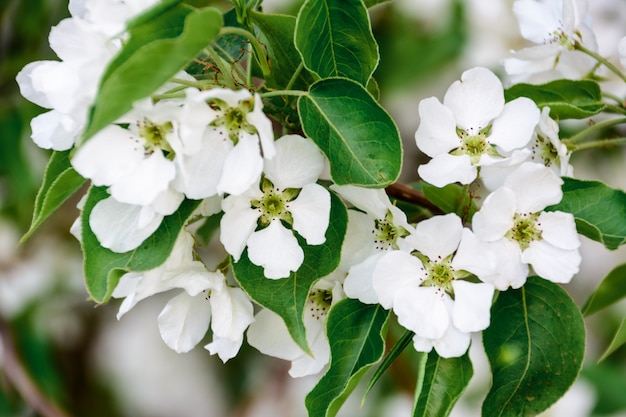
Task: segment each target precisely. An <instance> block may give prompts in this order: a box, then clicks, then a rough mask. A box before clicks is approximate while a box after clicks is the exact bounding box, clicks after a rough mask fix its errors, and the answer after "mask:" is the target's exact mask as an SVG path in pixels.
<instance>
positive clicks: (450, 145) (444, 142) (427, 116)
mask: <svg viewBox="0 0 626 417" xmlns="http://www.w3.org/2000/svg"><path fill="white" fill-rule="evenodd" d="M419 115H420V124H419V127H418V129H417V132H415V143H416V144H417V147H418V148H419V149H420V150H421V151H422V152H424V153H425V154H426V155H428V156H430V157H431V158H434V157H435V156H437V155H439V154H442V153H448V152H450V151H451V150H453V149H456V148H458V147H459V146H460V145H461V143H460V140H459V137H458V135H457V133H456V121H455V120H454V115H453V114H452V111H451V110H450V109H449V108H447V107H445V106H444V105H443V104H441V103H440V102H439V100H437V99H436V98H435V97H431V98H427V99H425V100H422V101H421V102H420V104H419Z"/></svg>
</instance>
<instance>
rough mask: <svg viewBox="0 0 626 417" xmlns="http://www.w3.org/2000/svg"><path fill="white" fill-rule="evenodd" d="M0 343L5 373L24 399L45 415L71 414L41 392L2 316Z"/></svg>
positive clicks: (62, 415) (46, 416)
mask: <svg viewBox="0 0 626 417" xmlns="http://www.w3.org/2000/svg"><path fill="white" fill-rule="evenodd" d="M0 345H1V346H2V351H3V353H4V362H3V364H2V366H3V370H4V373H5V374H6V376H7V378H8V380H9V382H10V383H11V384H12V385H13V386H14V387H15V389H16V390H17V391H18V392H19V393H20V394H21V396H22V398H23V399H24V401H26V403H27V404H29V405H30V406H31V407H32V408H33V409H34V410H36V411H37V412H38V413H40V414H41V415H42V416H44V417H69V414H67V413H65V411H63V410H61V409H60V408H59V407H57V406H56V405H55V404H54V403H53V402H52V401H51V400H50V399H49V398H47V397H46V396H45V395H44V394H43V393H42V392H41V390H40V389H39V387H37V385H35V383H34V381H33V380H32V378H31V377H30V375H28V372H27V371H26V369H24V367H23V366H22V364H21V362H20V360H19V357H18V354H17V351H16V349H15V342H14V340H13V336H12V335H11V331H10V330H9V326H8V324H7V323H6V321H5V320H4V318H3V317H2V316H0Z"/></svg>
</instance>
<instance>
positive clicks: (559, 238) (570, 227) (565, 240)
mask: <svg viewBox="0 0 626 417" xmlns="http://www.w3.org/2000/svg"><path fill="white" fill-rule="evenodd" d="M537 223H538V224H539V225H540V226H539V228H540V229H541V237H542V238H543V240H545V241H546V242H548V243H550V244H551V245H553V246H555V247H557V248H560V249H566V250H573V249H578V248H579V247H580V238H579V237H578V233H577V231H576V222H575V220H574V216H573V215H572V214H571V213H564V212H562V211H554V212H542V213H541V214H540V215H539V216H538V217H537Z"/></svg>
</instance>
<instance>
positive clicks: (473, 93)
mask: <svg viewBox="0 0 626 417" xmlns="http://www.w3.org/2000/svg"><path fill="white" fill-rule="evenodd" d="M419 114H420V118H421V122H420V125H419V128H418V129H417V132H416V133H415V141H416V143H417V146H418V148H419V149H420V150H421V151H422V152H424V153H425V154H426V155H428V156H430V157H431V158H432V159H431V160H430V161H429V162H428V163H427V164H425V165H421V166H420V167H419V168H418V172H419V174H420V176H421V177H422V178H423V179H424V180H425V181H427V182H429V183H431V184H433V185H435V186H437V187H443V186H445V185H447V184H450V183H454V182H460V183H461V184H469V183H471V182H472V181H474V180H475V179H476V178H477V176H478V172H479V170H478V168H479V167H481V166H488V165H493V164H499V163H503V161H504V162H506V160H507V159H510V158H513V157H516V152H519V151H520V150H521V149H522V148H524V147H525V146H526V145H527V144H528V142H529V141H530V139H531V137H532V134H533V131H534V129H535V126H536V125H537V122H538V121H539V109H538V108H537V106H536V105H535V103H534V102H533V101H532V100H530V99H528V98H525V97H520V98H517V99H515V100H513V101H511V102H509V103H506V104H505V103H504V89H503V87H502V83H501V82H500V80H499V79H498V78H497V77H496V76H495V74H493V73H492V72H491V71H489V70H488V69H486V68H481V67H477V68H473V69H470V70H468V71H465V72H464V73H463V74H462V76H461V80H460V81H456V82H454V83H453V84H452V85H451V86H450V88H449V89H448V91H447V92H446V94H445V96H444V100H443V104H442V103H440V102H439V100H438V99H436V98H435V97H431V98H428V99H425V100H422V101H421V103H420V105H419Z"/></svg>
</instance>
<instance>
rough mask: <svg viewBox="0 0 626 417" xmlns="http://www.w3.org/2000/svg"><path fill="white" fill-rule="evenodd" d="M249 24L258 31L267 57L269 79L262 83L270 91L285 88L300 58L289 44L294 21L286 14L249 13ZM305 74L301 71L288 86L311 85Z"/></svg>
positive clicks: (302, 87)
mask: <svg viewBox="0 0 626 417" xmlns="http://www.w3.org/2000/svg"><path fill="white" fill-rule="evenodd" d="M250 18H251V19H252V22H254V24H255V25H256V27H257V28H258V29H259V33H258V39H259V41H260V42H261V43H262V44H263V45H265V46H266V47H267V55H268V58H269V62H270V66H271V69H272V76H271V77H270V78H267V79H266V80H265V81H266V83H267V86H268V87H270V88H277V89H284V88H287V85H288V84H289V81H290V80H291V78H292V76H293V75H294V73H295V72H296V71H297V70H298V67H299V66H300V65H302V58H300V54H298V51H297V50H296V46H295V44H294V41H293V37H294V32H295V29H296V18H295V17H293V16H287V15H278V14H267V13H258V12H252V11H251V12H250ZM313 81H314V80H313V77H312V76H311V74H309V73H308V71H303V72H302V73H301V74H300V76H298V77H297V78H296V81H295V83H294V84H293V85H292V86H291V87H292V88H294V89H300V90H303V89H306V88H308V86H309V85H311V84H312V83H313Z"/></svg>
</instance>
